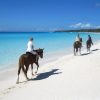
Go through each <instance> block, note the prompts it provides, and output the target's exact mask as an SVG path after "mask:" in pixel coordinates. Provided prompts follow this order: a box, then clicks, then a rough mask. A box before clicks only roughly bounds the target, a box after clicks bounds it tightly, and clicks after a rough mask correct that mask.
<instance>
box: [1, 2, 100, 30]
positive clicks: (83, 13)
mask: <svg viewBox="0 0 100 100" xmlns="http://www.w3.org/2000/svg"><path fill="white" fill-rule="evenodd" d="M78 28H100V0H0V31H41V30H42V31H49V30H60V29H78Z"/></svg>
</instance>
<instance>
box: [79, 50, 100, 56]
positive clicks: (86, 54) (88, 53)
mask: <svg viewBox="0 0 100 100" xmlns="http://www.w3.org/2000/svg"><path fill="white" fill-rule="evenodd" d="M98 50H100V49H94V50H91V51H98ZM89 54H91V52H89V53H83V54H81V56H85V55H89Z"/></svg>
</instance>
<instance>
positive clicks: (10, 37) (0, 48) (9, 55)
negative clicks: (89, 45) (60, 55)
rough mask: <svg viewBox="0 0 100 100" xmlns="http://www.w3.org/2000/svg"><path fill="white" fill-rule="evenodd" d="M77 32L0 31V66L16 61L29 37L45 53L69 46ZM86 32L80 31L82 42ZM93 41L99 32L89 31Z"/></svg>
mask: <svg viewBox="0 0 100 100" xmlns="http://www.w3.org/2000/svg"><path fill="white" fill-rule="evenodd" d="M76 35H77V33H63V32H62V33H52V32H51V33H50V32H48V33H46V32H45V33H0V68H4V67H5V65H6V66H7V65H9V64H13V63H17V62H18V58H19V56H20V55H21V54H23V53H25V52H26V49H27V42H28V40H29V38H30V37H33V38H34V41H33V43H34V47H35V49H37V48H44V53H45V55H46V54H48V53H52V52H59V51H63V50H66V52H67V51H68V50H69V49H70V48H71V49H72V45H73V42H74V40H75V37H76ZM87 35H88V34H87V33H80V36H81V37H82V38H83V44H85V42H86V39H87ZM91 37H92V38H93V41H94V42H96V41H99V40H100V34H93V33H91Z"/></svg>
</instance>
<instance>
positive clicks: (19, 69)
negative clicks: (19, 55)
mask: <svg viewBox="0 0 100 100" xmlns="http://www.w3.org/2000/svg"><path fill="white" fill-rule="evenodd" d="M20 71H21V66H19V68H18V78H17V82H16V83H17V84H18V83H19V74H20Z"/></svg>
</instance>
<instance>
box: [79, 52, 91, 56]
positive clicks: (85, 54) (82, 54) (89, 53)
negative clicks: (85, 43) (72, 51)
mask: <svg viewBox="0 0 100 100" xmlns="http://www.w3.org/2000/svg"><path fill="white" fill-rule="evenodd" d="M89 54H90V53H83V54H81V56H85V55H89Z"/></svg>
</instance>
